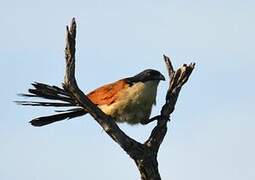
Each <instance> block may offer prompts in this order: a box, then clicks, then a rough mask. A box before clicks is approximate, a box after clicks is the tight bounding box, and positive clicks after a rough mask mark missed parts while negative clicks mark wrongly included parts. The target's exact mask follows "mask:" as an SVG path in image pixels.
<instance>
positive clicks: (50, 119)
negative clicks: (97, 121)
mask: <svg viewBox="0 0 255 180" xmlns="http://www.w3.org/2000/svg"><path fill="white" fill-rule="evenodd" d="M86 113H87V112H86V111H85V110H84V109H81V108H80V109H79V110H78V109H77V110H75V111H71V112H65V113H60V114H55V115H51V116H43V117H38V118H35V119H33V120H32V121H30V122H29V123H30V124H31V125H33V126H38V127H40V126H45V125H48V124H51V123H54V122H57V121H61V120H65V119H72V118H75V117H78V116H82V115H85V114H86Z"/></svg>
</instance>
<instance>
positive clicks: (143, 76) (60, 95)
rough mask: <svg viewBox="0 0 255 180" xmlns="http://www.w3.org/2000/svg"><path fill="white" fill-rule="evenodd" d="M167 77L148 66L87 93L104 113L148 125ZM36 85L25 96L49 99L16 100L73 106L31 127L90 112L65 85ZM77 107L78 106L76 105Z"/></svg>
mask: <svg viewBox="0 0 255 180" xmlns="http://www.w3.org/2000/svg"><path fill="white" fill-rule="evenodd" d="M164 80H165V77H164V76H163V75H162V74H161V73H160V72H159V71H157V70H154V69H146V70H144V71H142V72H140V73H138V74H136V75H134V76H131V77H127V78H122V79H120V80H117V81H115V82H113V83H109V84H106V85H103V86H101V87H99V88H96V89H95V90H93V91H91V92H89V93H88V94H86V96H87V97H88V98H89V99H90V100H91V101H92V102H93V103H94V104H95V105H96V106H97V107H98V108H99V109H101V110H102V111H103V112H104V113H105V114H107V115H109V116H111V117H112V118H113V119H114V120H115V121H116V122H117V123H123V122H126V123H127V124H130V125H134V124H139V123H141V124H146V121H148V119H149V118H150V115H151V110H152V107H153V105H156V95H157V88H158V85H159V82H160V81H164ZM32 86H33V88H32V89H31V88H30V89H28V92H29V93H28V94H19V95H21V96H23V97H32V98H34V97H36V98H42V99H47V100H50V101H47V102H46V101H16V103H18V104H20V105H26V106H46V107H49V106H53V107H62V108H66V107H73V108H71V109H67V110H56V112H57V114H54V115H49V116H42V117H37V118H34V119H32V120H31V121H30V124H31V125H32V126H36V127H40V126H45V125H48V124H51V123H54V122H58V121H61V120H66V119H72V118H75V117H79V116H83V115H85V114H87V113H88V112H87V111H86V109H84V108H82V107H79V104H78V102H77V101H76V100H75V99H74V98H72V95H71V94H70V93H69V92H68V91H67V90H66V89H65V88H64V86H63V88H60V87H58V86H52V85H48V84H44V83H38V82H35V83H32ZM77 106H78V107H77Z"/></svg>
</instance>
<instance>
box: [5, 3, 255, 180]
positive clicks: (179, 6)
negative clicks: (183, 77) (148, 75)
mask: <svg viewBox="0 0 255 180" xmlns="http://www.w3.org/2000/svg"><path fill="white" fill-rule="evenodd" d="M254 8H255V3H254V1H249V0H247V1H228V0H226V1H218V0H216V1H198V0H195V1H166V0H159V1H151V0H149V1H145V0H140V1H135V0H129V1H115V0H108V1H99V0H94V1H72V2H71V1H49V0H44V1H28V0H24V1H14V0H10V1H5V2H2V3H1V11H0V22H1V29H0V38H1V43H0V57H1V60H0V67H1V71H0V80H1V87H2V88H1V93H0V98H1V120H0V121H1V126H0V146H1V147H0V159H1V162H0V179H1V180H45V179H48V180H50V179H62V180H71V179H102V178H105V179H109V180H114V179H116V180H117V179H124V180H130V179H139V173H138V171H137V169H136V167H135V164H134V163H133V162H132V161H131V160H130V159H129V157H128V156H127V155H126V154H125V153H124V152H123V151H122V150H121V148H120V147H118V145H117V144H115V143H114V142H113V141H112V140H111V139H110V138H109V137H108V136H107V135H106V134H105V133H104V132H103V131H102V129H101V128H100V127H99V125H98V124H97V123H96V122H95V121H94V120H93V119H92V118H90V117H89V116H85V117H82V118H78V119H76V120H72V121H64V122H60V123H56V124H52V125H50V126H47V127H43V128H34V127H31V126H29V124H28V121H29V120H30V119H31V118H34V117H37V116H40V115H47V114H50V113H51V112H52V111H53V109H43V108H29V107H21V106H17V105H15V104H14V103H13V102H12V101H14V100H17V99H20V98H19V97H17V96H16V94H17V93H20V92H26V89H27V88H28V87H30V83H31V82H33V81H39V82H45V83H49V84H55V85H60V84H61V82H62V80H63V73H64V34H65V25H66V24H69V22H70V20H71V18H72V17H76V19H77V22H78V35H77V80H78V83H79V85H80V88H82V89H83V90H84V91H86V92H88V91H89V90H92V89H93V88H95V87H98V86H100V85H102V84H104V83H107V82H112V81H115V80H117V79H119V78H122V77H126V76H131V75H134V74H136V73H138V72H140V71H141V70H143V69H146V68H155V69H158V70H160V71H162V73H164V74H166V69H165V65H164V62H163V59H162V54H167V55H168V56H170V57H171V59H172V61H173V64H174V66H175V67H177V66H179V65H181V64H182V63H190V62H196V63H197V66H196V69H195V70H194V72H193V74H192V76H191V79H190V80H189V82H188V84H186V86H185V87H184V88H183V90H182V92H181V95H180V97H179V100H178V103H177V106H176V110H175V112H174V113H173V115H172V121H171V123H170V124H169V131H168V134H167V136H166V138H165V140H164V142H163V144H162V146H161V149H160V152H159V157H158V158H159V169H160V173H161V176H162V179H174V180H186V179H190V180H204V179H207V180H213V179H219V180H226V179H231V180H239V179H244V180H253V179H255V156H254V152H255V143H254V137H255V131H254V128H255V122H254V115H255V113H254V105H255V103H254V101H255V96H254V92H255V85H254V78H253V77H254V75H253V72H254V65H255V55H254V42H255V35H254V32H255V25H254V17H255V12H254ZM166 89H167V83H165V82H163V83H161V85H160V87H159V93H158V103H157V106H156V107H155V108H154V110H153V115H156V114H157V113H158V111H159V110H160V106H161V105H162V104H163V103H164V95H165V92H166ZM120 126H121V128H122V129H123V130H124V131H125V132H127V133H128V134H130V136H132V137H133V138H135V139H138V140H140V141H144V140H145V139H146V138H147V137H148V135H149V133H150V131H151V129H152V128H153V126H154V124H152V125H148V126H140V125H139V126H128V125H125V124H123V125H120Z"/></svg>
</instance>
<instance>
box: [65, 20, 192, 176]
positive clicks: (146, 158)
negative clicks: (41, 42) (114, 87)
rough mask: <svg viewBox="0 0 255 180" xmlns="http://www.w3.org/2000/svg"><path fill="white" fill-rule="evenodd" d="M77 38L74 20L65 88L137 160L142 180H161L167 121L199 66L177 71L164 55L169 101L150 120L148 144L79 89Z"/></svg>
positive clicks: (68, 43) (69, 35)
mask: <svg viewBox="0 0 255 180" xmlns="http://www.w3.org/2000/svg"><path fill="white" fill-rule="evenodd" d="M75 38H76V22H75V19H74V18H73V19H72V22H71V25H70V28H69V27H68V26H67V28H66V48H65V59H66V71H65V78H64V83H63V87H64V89H65V90H67V91H68V92H70V93H71V95H72V97H73V99H74V100H75V101H76V102H78V104H79V106H81V107H83V108H85V109H86V110H87V111H88V112H89V113H90V115H91V116H92V117H93V118H94V119H95V120H96V121H97V122H98V123H99V125H100V126H101V127H102V128H103V129H104V131H105V132H106V133H107V134H108V135H109V136H110V137H111V138H112V139H113V140H114V141H115V142H117V143H118V144H119V145H120V146H121V147H122V149H123V150H124V151H125V152H126V153H127V154H128V155H129V156H130V157H131V158H132V159H133V160H134V161H135V163H136V165H137V167H138V169H139V171H140V174H141V179H142V180H160V179H161V177H160V174H159V170H158V162H157V154H158V150H159V147H160V145H161V143H162V141H163V140H164V137H165V135H166V133H167V122H168V121H169V120H170V114H171V113H172V112H173V111H174V108H175V104H176V101H177V99H178V95H179V92H180V90H181V88H182V86H183V85H184V84H185V83H186V82H187V80H188V78H189V76H190V74H191V73H192V70H193V69H194V67H195V64H190V65H185V64H184V65H183V66H182V67H180V68H179V69H178V70H177V71H174V69H173V66H172V64H171V61H170V59H169V58H168V57H167V56H165V55H164V59H165V63H166V66H167V70H168V74H169V79H170V80H169V89H168V91H167V95H166V102H165V104H164V105H163V107H162V109H161V112H160V115H158V116H156V117H154V118H152V119H151V120H150V122H151V121H153V120H157V125H156V127H154V129H153V130H152V132H151V135H150V137H149V138H148V140H147V141H145V142H144V143H140V142H137V141H136V140H134V139H132V138H130V137H129V136H128V135H126V134H125V133H124V132H123V131H122V130H121V129H120V128H119V127H118V125H117V124H116V123H115V121H114V119H113V118H111V117H110V116H108V115H106V114H104V113H103V112H102V111H101V110H100V109H99V108H98V107H97V106H96V105H94V104H93V103H92V102H91V101H90V100H89V99H88V97H87V96H86V95H85V94H84V93H83V92H82V91H81V90H80V89H79V87H78V85H77V82H76V78H75V44H76V42H75Z"/></svg>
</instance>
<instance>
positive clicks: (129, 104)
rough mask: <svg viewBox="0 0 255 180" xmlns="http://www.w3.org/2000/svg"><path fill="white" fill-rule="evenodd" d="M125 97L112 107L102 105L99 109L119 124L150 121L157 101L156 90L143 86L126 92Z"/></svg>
mask: <svg viewBox="0 0 255 180" xmlns="http://www.w3.org/2000/svg"><path fill="white" fill-rule="evenodd" d="M124 93H125V95H124V96H123V97H125V98H122V99H120V100H118V101H117V102H114V103H112V104H111V105H101V106H99V108H100V109H101V110H102V111H103V112H104V113H106V114H108V115H110V116H112V117H113V118H115V120H116V121H117V122H126V123H128V124H137V123H140V122H142V121H145V120H147V119H149V117H150V114H151V109H152V105H153V103H155V99H156V89H152V90H151V89H148V88H146V87H144V85H143V86H137V87H133V89H132V90H130V89H129V90H128V91H127V92H124Z"/></svg>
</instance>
